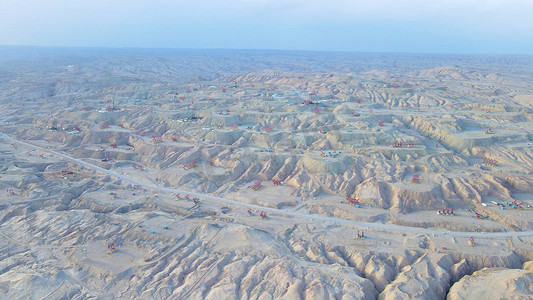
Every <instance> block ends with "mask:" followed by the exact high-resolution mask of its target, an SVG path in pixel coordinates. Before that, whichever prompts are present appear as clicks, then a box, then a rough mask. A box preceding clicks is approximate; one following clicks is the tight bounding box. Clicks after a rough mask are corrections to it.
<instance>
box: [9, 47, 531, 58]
mask: <svg viewBox="0 0 533 300" xmlns="http://www.w3.org/2000/svg"><path fill="white" fill-rule="evenodd" d="M1 47H6V48H9V47H13V48H17V47H18V48H48V49H54V48H59V49H87V50H88V49H93V50H187V51H191V50H192V51H194V50H196V51H274V52H317V53H359V54H410V55H449V56H533V53H532V54H526V53H514V54H513V53H460V52H441V53H439V52H415V51H413V52H410V51H361V50H315V49H313V50H309V49H261V48H216V47H213V48H180V47H138V46H56V45H53V46H51V45H28V44H0V48H1Z"/></svg>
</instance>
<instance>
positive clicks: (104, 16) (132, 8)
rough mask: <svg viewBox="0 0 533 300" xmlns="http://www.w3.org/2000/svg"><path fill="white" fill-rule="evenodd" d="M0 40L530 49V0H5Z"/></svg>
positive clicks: (122, 44)
mask: <svg viewBox="0 0 533 300" xmlns="http://www.w3.org/2000/svg"><path fill="white" fill-rule="evenodd" d="M0 44H4V45H45V46H97V47H157V48H163V47H170V48H232V49H291V50H340V51H371V52H432V53H509V54H533V0H365V1H363V0H306V1H303V0H196V1H195V0H188V1H182V0H174V1H172V0H127V1H126V0H91V1H87V0H1V1H0Z"/></svg>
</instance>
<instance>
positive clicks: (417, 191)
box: [0, 51, 533, 299]
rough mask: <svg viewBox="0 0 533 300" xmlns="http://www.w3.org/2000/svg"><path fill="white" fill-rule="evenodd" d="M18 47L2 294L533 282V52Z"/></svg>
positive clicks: (3, 88) (312, 293) (5, 184)
mask: <svg viewBox="0 0 533 300" xmlns="http://www.w3.org/2000/svg"><path fill="white" fill-rule="evenodd" d="M314 55H315V56H314ZM311 58H313V59H314V62H313V63H309V61H311V60H310V59H311ZM393 62H396V64H394V63H393ZM0 67H1V68H2V69H1V70H2V71H3V72H1V73H0V80H1V82H2V84H1V85H0V108H1V109H2V110H1V113H0V121H1V124H0V132H1V133H2V135H0V140H1V142H2V143H1V144H0V172H1V174H0V187H1V188H2V189H3V191H2V194H1V196H0V235H1V236H2V238H0V249H1V253H2V254H1V256H0V298H3V297H5V298H18V299H22V298H30V299H43V298H52V299H57V298H73V299H87V298H98V299H100V298H143V299H147V298H157V299H204V298H205V299H376V298H379V299H407V298H413V299H444V298H446V297H448V298H449V299H473V298H480V299H500V298H502V297H504V296H502V295H505V297H508V298H505V299H529V298H531V297H532V293H533V273H531V269H532V268H531V263H530V261H531V260H533V210H532V208H531V205H533V148H532V147H533V146H532V145H531V143H533V123H532V122H533V117H532V116H533V110H532V105H533V96H532V94H533V87H532V82H533V76H532V73H531V70H533V68H532V67H533V61H532V59H531V57H504V56H502V57H486V58H483V57H450V56H442V57H439V56H435V57H426V56H420V57H418V56H414V55H413V56H409V55H404V56H402V55H399V56H394V55H385V56H383V57H381V58H380V57H374V56H372V55H366V56H365V55H364V54H360V56H358V55H355V54H354V55H353V57H351V56H349V55H348V54H339V57H336V56H335V55H334V54H310V53H261V57H258V56H257V53H255V54H254V52H251V53H232V52H231V51H230V52H224V51H222V52H221V53H218V54H217V53H216V52H213V53H205V56H204V57H198V56H195V55H193V54H191V53H188V52H183V53H181V52H179V53H174V54H169V53H166V54H161V53H157V51H156V52H155V53H153V54H146V53H140V54H138V55H132V54H131V53H130V54H125V55H115V54H113V55H111V54H108V55H104V54H95V55H94V56H90V57H89V56H85V57H84V56H79V57H52V58H34V59H33V60H26V61H25V60H21V61H18V62H16V63H15V62H3V63H2V65H0ZM14 74H17V75H16V76H15V75H14ZM330 74H333V76H331V75H330ZM182 97H184V98H182ZM358 99H360V101H358ZM305 100H310V101H312V102H314V103H315V104H307V105H303V104H301V103H302V102H303V101H305ZM112 105H114V106H115V110H113V111H107V112H106V111H105V109H104V110H102V108H105V107H108V106H112ZM357 114H358V116H356V115H357ZM191 116H195V117H199V118H200V119H195V120H191V119H190V117H191ZM380 121H383V124H382V125H378V123H379V122H380ZM217 125H219V126H217ZM232 125H235V126H234V128H231V126H232ZM221 126H222V127H221ZM269 126H272V127H273V128H271V129H270V128H268V129H267V127H269ZM489 126H492V127H493V131H494V133H493V134H485V133H484V130H485V129H486V128H488V127H489ZM76 127H77V128H79V131H78V130H77V129H76ZM153 137H156V138H159V137H161V138H162V142H154V141H153ZM395 141H402V144H403V145H402V147H393V146H392V144H393V143H394V142H395ZM409 142H413V143H414V145H413V146H412V147H407V145H408V143H409ZM437 142H438V147H437V145H436V144H437ZM112 144H116V147H114V146H115V145H113V146H111V145H112ZM330 152H331V153H338V155H337V156H335V155H329V153H330ZM324 154H328V156H327V157H325V156H324ZM484 159H492V160H496V164H495V165H488V164H483V160H484ZM193 160H194V161H195V163H196V165H195V166H194V167H193V168H191V169H188V170H184V169H183V168H182V165H183V164H186V163H189V162H191V161H193ZM134 166H136V167H134ZM139 166H142V167H139ZM415 174H418V175H419V176H420V180H419V182H417V183H413V182H412V180H411V179H412V177H413V175H415ZM260 180H261V181H262V186H261V188H259V189H258V190H252V189H251V188H250V186H251V185H253V184H254V183H255V182H257V181H260ZM272 180H279V181H281V182H282V184H281V185H280V186H275V185H274V184H273V182H272ZM11 191H12V192H13V194H12V193H11ZM178 193H179V197H178V196H177V194H178ZM186 195H189V198H190V199H189V200H187V199H185V196H186ZM348 196H352V197H355V198H358V199H359V201H360V207H359V208H358V207H355V206H353V205H349V204H348V203H347V199H346V198H347V197H348ZM193 197H197V198H199V200H200V202H199V204H198V205H195V204H194V203H193V201H192V198H193ZM513 201H516V202H515V204H518V203H522V204H521V205H520V207H522V209H520V208H518V207H517V208H512V206H509V205H506V204H504V208H505V209H503V210H502V209H500V208H499V207H498V206H497V205H494V204H493V203H494V202H496V203H505V202H509V203H512V202H513ZM443 208H453V209H454V216H445V215H438V214H437V213H436V212H437V210H439V209H443ZM248 209H251V210H252V215H249V214H248V212H247V211H248ZM261 211H265V212H267V214H268V217H267V218H266V219H265V220H261V219H260V217H259V214H260V212H261ZM474 211H475V212H477V213H479V214H480V215H481V216H482V217H483V218H476V217H475V214H474ZM165 227H167V228H165ZM360 231H364V233H365V239H356V238H355V237H356V235H357V233H358V232H360ZM471 236H472V237H473V238H474V240H475V246H473V247H472V246H469V245H468V239H469V238H470V237H471ZM110 243H113V244H114V245H115V246H116V251H115V252H113V253H109V251H108V249H107V245H108V244H110ZM491 291H493V292H491ZM491 297H492V298H491Z"/></svg>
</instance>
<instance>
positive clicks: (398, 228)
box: [0, 133, 533, 238]
mask: <svg viewBox="0 0 533 300" xmlns="http://www.w3.org/2000/svg"><path fill="white" fill-rule="evenodd" d="M0 136H1V137H3V138H5V139H7V140H10V141H12V142H15V143H18V144H21V145H25V146H27V147H31V148H34V149H39V150H41V151H46V152H48V153H52V154H54V155H57V156H59V157H62V158H64V159H67V160H70V161H74V162H77V163H79V164H80V165H83V166H85V167H88V168H92V169H94V170H97V171H100V172H102V173H106V174H108V175H112V176H114V177H116V178H118V179H121V180H124V181H128V182H131V183H133V184H136V185H138V186H142V187H145V188H149V189H153V190H159V191H164V192H170V193H182V194H189V195H191V196H196V197H201V198H202V200H211V201H216V202H220V203H225V204H230V205H236V206H241V207H246V208H252V209H256V210H261V211H266V212H270V213H274V214H278V215H285V216H291V217H297V218H304V219H310V220H315V221H322V222H330V223H336V224H345V225H352V226H359V227H366V228H370V229H378V230H388V231H397V232H411V233H420V234H435V235H448V236H454V237H470V236H473V237H483V238H506V237H520V236H531V235H533V231H520V232H488V233H483V232H481V233H480V232H464V231H448V230H435V229H426V228H417V227H406V226H400V225H393V224H379V223H367V222H357V221H350V220H344V219H338V218H332V217H325V216H319V215H311V214H305V213H297V212H292V211H286V210H281V209H276V208H270V207H264V206H259V205H254V204H248V203H242V202H239V201H235V200H230V199H226V198H221V197H216V196H211V195H207V194H201V193H195V192H190V191H185V190H180V189H173V188H165V187H159V186H157V185H153V184H148V183H144V182H141V181H138V180H135V179H132V178H129V177H126V176H124V175H120V174H117V173H115V172H113V171H110V170H106V169H103V168H101V167H99V166H96V165H93V164H90V163H88V162H85V161H83V160H81V159H78V158H74V157H71V156H68V155H65V154H63V153H60V152H57V151H54V150H49V149H46V148H43V147H40V146H37V145H34V144H30V143H27V142H23V141H20V140H18V139H15V138H12V137H10V136H7V135H5V134H4V133H0Z"/></svg>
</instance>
